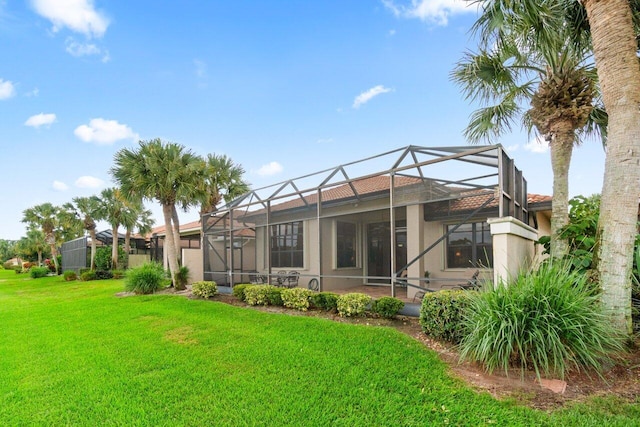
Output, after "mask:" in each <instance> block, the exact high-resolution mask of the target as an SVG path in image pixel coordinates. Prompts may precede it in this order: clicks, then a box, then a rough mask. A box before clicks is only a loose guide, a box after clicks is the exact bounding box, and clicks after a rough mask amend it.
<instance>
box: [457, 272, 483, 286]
mask: <svg viewBox="0 0 640 427" xmlns="http://www.w3.org/2000/svg"><path fill="white" fill-rule="evenodd" d="M479 275H480V270H476V271H475V273H473V276H471V279H469V280H467V281H466V283H461V284H459V285H457V287H458V288H460V289H463V290H466V291H468V290H473V291H479V290H480V285H479V284H478V276H479Z"/></svg>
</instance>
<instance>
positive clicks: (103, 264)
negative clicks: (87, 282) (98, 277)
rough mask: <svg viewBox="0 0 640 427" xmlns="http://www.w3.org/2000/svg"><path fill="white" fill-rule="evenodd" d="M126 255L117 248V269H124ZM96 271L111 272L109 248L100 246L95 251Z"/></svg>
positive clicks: (122, 250) (120, 248)
mask: <svg viewBox="0 0 640 427" xmlns="http://www.w3.org/2000/svg"><path fill="white" fill-rule="evenodd" d="M127 259H128V255H127V253H126V252H125V251H124V249H122V247H121V246H119V247H118V267H124V266H126V265H127ZM95 263H96V270H111V269H112V268H113V266H112V265H111V264H112V263H111V246H102V247H100V248H98V249H97V250H96V259H95Z"/></svg>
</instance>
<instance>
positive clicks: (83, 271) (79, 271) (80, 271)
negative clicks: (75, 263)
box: [78, 268, 91, 276]
mask: <svg viewBox="0 0 640 427" xmlns="http://www.w3.org/2000/svg"><path fill="white" fill-rule="evenodd" d="M87 271H91V269H90V268H81V269H79V270H78V274H79V275H80V276H82V273H86V272H87Z"/></svg>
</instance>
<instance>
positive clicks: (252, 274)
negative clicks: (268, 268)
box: [249, 270, 264, 285]
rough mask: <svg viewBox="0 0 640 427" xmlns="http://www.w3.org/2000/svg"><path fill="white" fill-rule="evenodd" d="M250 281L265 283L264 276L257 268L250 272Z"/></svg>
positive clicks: (259, 283)
mask: <svg viewBox="0 0 640 427" xmlns="http://www.w3.org/2000/svg"><path fill="white" fill-rule="evenodd" d="M249 283H251V284H252V285H263V284H264V276H262V275H261V274H260V273H258V272H257V271H256V270H253V271H250V272H249Z"/></svg>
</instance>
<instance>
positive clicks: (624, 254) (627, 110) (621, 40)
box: [582, 0, 640, 333]
mask: <svg viewBox="0 0 640 427" xmlns="http://www.w3.org/2000/svg"><path fill="white" fill-rule="evenodd" d="M582 4H584V7H585V9H586V13H587V17H588V20H589V26H590V29H591V37H592V40H593V53H594V56H595V61H596V65H597V66H598V77H599V79H600V82H601V86H602V97H603V100H604V105H605V106H606V108H607V112H608V114H609V130H608V132H609V138H608V143H607V157H606V160H605V170H604V184H603V187H602V200H601V202H600V218H599V221H598V236H599V250H598V253H597V269H598V275H599V278H600V286H601V287H602V301H603V303H604V305H605V306H606V307H607V308H608V309H609V310H610V312H611V316H612V319H613V322H614V325H615V326H616V327H617V328H618V329H619V330H620V331H622V332H625V333H631V331H632V317H631V304H630V302H631V279H630V278H631V271H632V267H633V247H634V240H635V236H636V234H637V221H638V198H639V197H640V160H639V155H640V66H639V64H638V56H637V52H638V40H640V39H638V38H637V33H636V32H635V31H634V29H637V28H638V25H637V24H638V20H639V19H640V14H638V13H637V12H638V2H637V1H635V2H633V1H632V2H630V1H629V0H607V1H602V0H582ZM632 5H633V10H632ZM634 12H635V13H634ZM634 18H635V20H636V21H635V28H634Z"/></svg>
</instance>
